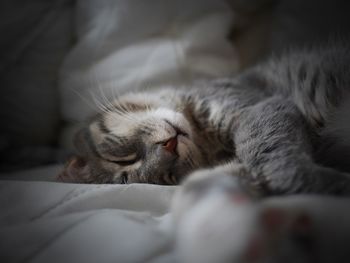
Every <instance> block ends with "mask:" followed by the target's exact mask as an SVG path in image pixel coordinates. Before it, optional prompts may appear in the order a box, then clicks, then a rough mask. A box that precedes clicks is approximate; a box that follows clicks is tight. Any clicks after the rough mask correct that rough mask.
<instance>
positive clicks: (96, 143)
mask: <svg viewBox="0 0 350 263" xmlns="http://www.w3.org/2000/svg"><path fill="white" fill-rule="evenodd" d="M177 100H178V98H176V97H174V96H171V99H170V97H169V96H167V95H166V94H147V95H145V94H130V95H125V96H123V97H121V98H119V99H118V100H117V101H113V102H112V103H111V104H110V105H106V107H105V109H104V111H103V112H102V113H100V114H98V115H97V116H96V117H95V118H94V119H93V120H92V121H91V122H90V123H89V124H88V125H87V127H85V128H83V129H82V130H81V131H80V132H78V134H77V135H76V140H75V145H76V148H77V150H78V153H79V156H77V157H76V158H74V159H72V161H71V162H70V163H69V164H68V165H67V166H66V169H65V171H64V172H63V173H62V174H61V175H60V178H59V179H61V180H62V181H70V182H72V181H74V182H86V183H89V182H90V183H154V184H177V183H179V181H180V180H181V178H182V177H183V176H184V175H186V174H187V173H189V172H190V171H192V170H193V169H195V168H198V167H199V166H200V165H201V163H202V162H203V156H202V154H201V152H200V150H199V147H198V146H197V145H196V143H195V134H193V129H192V127H191V124H190V122H189V121H188V120H187V119H186V118H185V116H184V114H183V113H182V110H181V106H179V104H181V102H179V101H177Z"/></svg>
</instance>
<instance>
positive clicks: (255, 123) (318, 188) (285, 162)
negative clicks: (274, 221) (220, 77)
mask: <svg viewBox="0 0 350 263" xmlns="http://www.w3.org/2000/svg"><path fill="white" fill-rule="evenodd" d="M238 123H239V124H238V126H237V127H236V128H235V130H234V131H233V132H234V141H235V145H236V155H237V157H238V159H239V160H240V161H241V162H242V163H243V164H244V165H245V166H246V167H247V169H248V170H249V171H250V173H249V174H248V177H249V179H250V180H251V182H253V183H254V184H258V185H260V187H262V188H263V189H264V191H266V193H267V194H282V193H300V192H306V193H329V194H346V195H348V194H350V176H349V175H348V174H346V173H341V172H339V171H337V170H334V169H331V168H327V167H322V166H320V165H317V164H316V163H315V162H314V161H313V157H312V145H311V142H310V128H311V127H309V126H308V125H307V123H306V121H305V119H304V117H303V115H302V114H301V112H300V111H299V110H298V108H297V107H296V106H295V105H294V104H293V103H292V102H291V101H288V100H285V99H283V98H280V97H272V98H269V99H267V100H265V101H263V102H261V103H258V104H256V105H255V106H253V107H252V108H250V109H249V110H247V111H246V112H244V113H243V114H242V115H241V116H240V118H239V122H238Z"/></svg>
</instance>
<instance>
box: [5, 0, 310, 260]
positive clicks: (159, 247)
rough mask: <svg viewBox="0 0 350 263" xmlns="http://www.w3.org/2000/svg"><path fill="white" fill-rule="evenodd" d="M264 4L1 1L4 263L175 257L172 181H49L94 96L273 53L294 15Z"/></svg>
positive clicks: (264, 0)
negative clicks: (168, 183) (167, 183)
mask: <svg viewBox="0 0 350 263" xmlns="http://www.w3.org/2000/svg"><path fill="white" fill-rule="evenodd" d="M271 2H276V1H268V0H260V1H258V0H255V1H249V3H248V4H247V3H245V2H244V1H225V0H204V1H203V0H192V1H185V0H183V1H182V0H181V1H171V0H149V1H142V0H113V1H112V0H100V1H97V0H77V1H73V0H55V1H50V2H47V1H35V2H33V3H28V2H27V1H21V0H16V1H4V4H3V5H4V6H3V9H2V11H1V12H2V14H3V15H4V16H3V17H4V18H3V20H2V21H4V22H3V23H2V27H1V28H0V30H2V31H4V32H5V31H6V32H9V31H8V30H9V28H10V29H11V32H10V34H9V35H8V37H7V38H6V39H5V40H1V46H2V50H3V55H2V57H3V62H2V65H1V66H2V67H1V82H2V85H3V86H4V90H3V96H2V99H1V100H2V101H1V105H2V107H3V110H2V114H3V115H4V116H5V117H4V118H5V120H6V121H7V125H6V128H4V129H3V132H2V133H1V136H0V150H1V156H2V159H3V161H2V169H1V181H0V202H1V204H0V208H1V215H0V233H1V235H0V236H1V241H0V259H1V261H2V262H179V261H180V260H179V257H178V252H177V250H176V249H175V247H176V234H174V232H176V229H175V228H174V224H173V218H172V215H171V213H170V207H171V200H172V197H173V195H174V192H175V191H176V190H177V189H178V188H179V186H157V185H146V184H131V185H87V184H68V183H59V182H56V181H55V178H56V176H57V174H58V173H59V172H60V171H61V170H62V168H63V165H64V164H63V161H64V160H65V157H66V156H67V155H69V152H70V151H72V143H71V139H72V135H73V134H74V132H75V131H76V130H77V129H78V128H79V125H80V123H81V122H82V121H83V120H84V119H85V118H87V117H88V116H90V115H91V114H92V113H93V112H95V111H96V105H95V104H94V99H95V100H96V99H97V100H103V97H104V96H106V97H108V96H114V95H116V94H123V93H125V92H127V91H131V90H138V89H147V88H148V87H151V86H161V85H174V84H176V85H180V84H184V83H186V84H188V83H191V82H192V81H195V80H197V79H205V78H213V77H221V76H228V75H230V76H232V75H235V74H237V73H238V72H239V71H240V70H241V69H243V68H245V67H247V66H249V65H251V64H253V63H255V62H256V61H258V60H259V59H261V58H263V54H268V53H269V52H270V50H274V51H278V50H279V49H280V48H281V46H282V45H281V46H278V44H277V43H276V42H275V41H274V40H275V39H276V38H279V39H283V38H284V34H285V35H288V34H287V33H288V30H290V29H291V28H292V26H291V25H296V22H295V21H300V19H298V17H295V16H293V15H290V16H288V15H286V14H289V13H288V12H287V13H286V12H285V10H289V9H288V8H286V6H288V4H285V5H281V6H280V7H278V9H277V10H279V13H277V14H278V15H277V16H275V18H274V19H275V21H280V22H281V21H282V22H283V21H284V20H287V21H288V23H282V22H281V23H278V27H273V26H271V25H273V23H272V24H271V13H272V12H276V11H275V10H276V9H272V4H271ZM277 2H278V1H277ZM17 10H19V11H17ZM281 10H282V11H281ZM15 11H17V16H15V17H13V16H6V14H11V13H12V14H13V13H14V12H15ZM283 12H284V13H283ZM292 14H293V12H292ZM293 19H295V21H294V20H293ZM17 25H20V26H17ZM281 25H284V27H283V26H281ZM274 28H275V29H274ZM274 30H276V33H275V34H273V37H270V36H269V35H268V34H267V32H274ZM303 30H304V31H303V32H304V33H305V32H308V28H307V27H303ZM305 34H306V33H305ZM305 34H304V35H302V34H299V35H300V36H299V38H295V39H298V40H300V39H303V37H304V36H305ZM13 43H14V44H13ZM271 43H273V45H272V44H271ZM23 87H25V88H23ZM19 105H22V107H19ZM13 142H14V143H13ZM53 142H55V145H56V146H57V145H58V146H59V147H53V146H52V145H53ZM216 262H220V259H218V261H216ZM222 262H224V261H222Z"/></svg>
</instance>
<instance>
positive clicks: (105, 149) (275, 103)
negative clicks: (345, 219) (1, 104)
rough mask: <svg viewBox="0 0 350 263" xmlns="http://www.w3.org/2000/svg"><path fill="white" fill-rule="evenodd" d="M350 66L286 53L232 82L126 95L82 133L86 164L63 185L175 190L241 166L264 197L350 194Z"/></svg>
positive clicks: (73, 168) (335, 50)
mask: <svg viewBox="0 0 350 263" xmlns="http://www.w3.org/2000/svg"><path fill="white" fill-rule="evenodd" d="M349 65H350V49H349V48H346V47H344V46H334V47H332V48H325V49H313V50H304V51H298V52H289V53H287V54H286V55H285V56H282V57H281V58H274V59H272V60H270V61H268V62H267V63H263V64H261V65H260V66H257V67H254V68H253V69H250V70H249V71H247V72H245V73H243V74H242V75H240V76H239V77H236V78H229V79H221V80H214V81H207V82H202V83H199V84H197V85H193V86H190V87H181V88H176V89H175V88H164V89H160V90H151V91H145V92H140V93H135V94H127V95H124V96H122V97H120V98H118V99H117V100H114V101H113V100H112V101H111V102H110V103H108V105H104V106H103V107H104V108H103V111H102V112H101V113H100V114H98V115H97V116H96V117H94V118H93V119H92V120H91V121H90V122H89V123H88V124H87V126H86V127H85V128H83V129H82V130H81V131H80V132H79V134H78V135H77V140H76V146H77V148H78V151H79V156H80V157H79V158H78V159H74V160H73V161H72V162H71V163H69V164H68V165H67V168H66V170H65V172H63V173H62V174H61V176H60V178H61V180H63V181H71V180H73V181H77V182H93V183H133V182H143V183H156V184H177V183H179V182H180V181H181V180H182V179H183V178H184V177H185V176H187V175H189V174H190V173H191V172H192V171H194V170H197V169H199V168H211V167H214V166H220V165H223V166H222V167H223V168H222V169H223V171H224V172H225V173H230V172H228V171H227V167H229V166H230V165H228V166H227V165H226V164H227V163H230V162H238V163H241V164H243V165H244V166H245V167H246V173H245V176H244V178H245V179H247V180H245V181H246V182H248V185H249V186H251V185H255V186H256V187H257V189H258V190H262V192H263V193H273V194H279V193H295V192H320V193H340V194H349V193H350V176H349V175H348V174H347V173H346V172H350V169H349V164H348V163H347V161H346V160H347V159H346V158H344V155H345V156H349V153H350V147H349V144H348V145H346V141H343V139H344V138H341V137H342V136H343V135H344V134H345V135H346V134H347V132H349V131H350V127H347V126H350V125H349V124H347V123H344V119H346V117H347V115H346V110H347V109H350V107H348V106H346V105H347V102H349V99H348V98H349V96H348V94H349V92H350V68H349ZM348 112H349V113H350V110H349V111H348ZM339 124H340V125H339ZM349 136H350V135H349ZM328 155H331V156H329V158H328ZM344 160H345V161H344ZM326 166H329V167H326ZM331 166H332V167H333V168H331ZM218 169H219V171H220V167H219V168H218ZM218 169H216V170H218ZM232 174H235V172H232Z"/></svg>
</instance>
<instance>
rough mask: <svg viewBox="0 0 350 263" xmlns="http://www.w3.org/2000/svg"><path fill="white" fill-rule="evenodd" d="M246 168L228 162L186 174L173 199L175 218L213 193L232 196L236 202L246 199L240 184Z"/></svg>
mask: <svg viewBox="0 0 350 263" xmlns="http://www.w3.org/2000/svg"><path fill="white" fill-rule="evenodd" d="M246 173H247V170H246V169H245V167H244V166H243V165H241V164H236V163H229V164H226V165H222V166H218V167H215V168H212V169H202V170H198V171H195V172H193V173H192V174H190V175H188V177H187V179H186V180H185V181H184V182H183V184H182V185H181V187H180V189H179V191H178V192H177V193H176V195H175V197H174V199H173V206H172V212H173V214H174V217H175V220H177V219H178V218H179V217H181V216H182V215H183V214H184V213H186V211H189V210H192V208H193V207H194V206H197V205H199V203H201V202H204V201H206V200H207V199H208V198H209V199H211V198H212V197H213V196H214V195H215V196H216V197H219V196H227V195H229V196H230V197H232V200H236V201H237V202H243V201H248V200H250V199H251V197H250V195H249V194H248V192H247V191H246V189H245V187H244V186H243V185H242V180H241V179H242V178H244V176H245V174H246Z"/></svg>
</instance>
